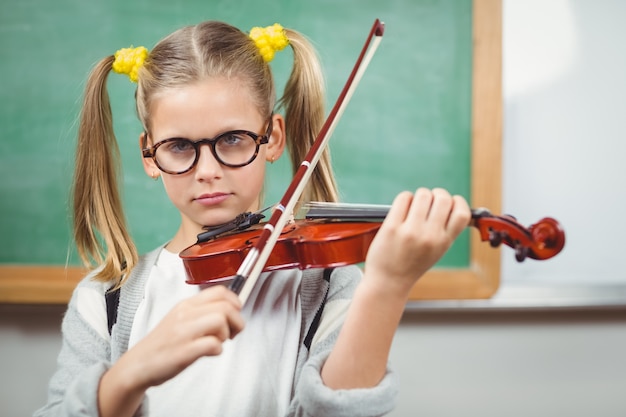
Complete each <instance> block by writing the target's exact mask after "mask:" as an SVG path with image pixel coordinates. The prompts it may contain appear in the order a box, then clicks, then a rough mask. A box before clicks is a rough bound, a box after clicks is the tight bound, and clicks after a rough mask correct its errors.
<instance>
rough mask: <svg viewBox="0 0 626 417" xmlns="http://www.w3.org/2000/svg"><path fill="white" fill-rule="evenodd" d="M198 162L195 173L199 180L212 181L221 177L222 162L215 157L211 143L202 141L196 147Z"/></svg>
mask: <svg viewBox="0 0 626 417" xmlns="http://www.w3.org/2000/svg"><path fill="white" fill-rule="evenodd" d="M198 152H199V153H200V154H199V155H198V162H197V164H196V169H195V175H196V178H197V179H198V180H200V181H212V180H214V179H216V178H221V177H222V172H223V171H222V164H220V162H219V161H218V160H217V159H216V158H215V155H213V151H212V149H211V145H209V144H208V143H203V144H202V145H200V146H199V147H198Z"/></svg>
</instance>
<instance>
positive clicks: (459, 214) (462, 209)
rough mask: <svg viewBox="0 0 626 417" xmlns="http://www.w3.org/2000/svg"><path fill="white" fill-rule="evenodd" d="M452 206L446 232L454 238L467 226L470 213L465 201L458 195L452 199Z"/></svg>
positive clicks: (470, 216)
mask: <svg viewBox="0 0 626 417" xmlns="http://www.w3.org/2000/svg"><path fill="white" fill-rule="evenodd" d="M452 204H453V208H452V213H451V214H450V220H449V222H448V231H449V233H450V234H451V235H452V236H454V237H456V236H458V235H459V234H460V233H461V232H462V231H463V230H464V229H465V228H466V227H467V226H469V223H470V220H471V218H472V212H471V210H470V207H469V205H468V204H467V200H465V198H463V197H462V196H460V195H455V196H454V197H452Z"/></svg>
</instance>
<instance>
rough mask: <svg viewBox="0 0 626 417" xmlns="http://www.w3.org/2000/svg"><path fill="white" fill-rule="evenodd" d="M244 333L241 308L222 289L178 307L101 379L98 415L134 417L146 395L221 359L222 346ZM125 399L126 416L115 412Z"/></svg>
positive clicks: (124, 412)
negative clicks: (197, 365) (195, 366)
mask: <svg viewBox="0 0 626 417" xmlns="http://www.w3.org/2000/svg"><path fill="white" fill-rule="evenodd" d="M243 327H244V321H243V318H242V316H241V302H240V300H239V298H238V297H237V295H236V294H235V293H234V292H232V291H230V290H229V289H227V288H226V287H224V286H221V285H217V286H214V287H209V288H207V289H205V290H203V291H201V292H200V293H198V294H197V295H195V296H193V297H191V298H189V299H186V300H184V301H182V302H180V303H178V304H177V305H176V306H175V307H174V308H173V309H172V310H171V311H170V312H169V313H168V314H167V315H166V316H165V317H164V318H163V320H162V321H161V322H160V323H159V324H158V325H157V326H156V327H155V328H154V329H153V330H152V331H151V332H150V333H149V334H148V335H147V336H146V337H145V338H144V339H142V340H141V341H140V342H139V343H137V344H136V345H135V346H134V347H133V348H132V349H130V350H129V351H128V352H126V353H125V354H124V355H122V357H121V358H120V359H119V360H118V361H117V362H116V363H115V364H114V365H113V366H112V367H111V369H109V371H107V372H106V373H105V374H104V376H103V377H102V380H101V382H100V387H99V399H100V401H99V404H100V410H101V415H102V416H106V415H116V414H117V415H124V414H126V411H131V414H132V412H134V410H136V408H137V407H138V405H139V403H140V402H141V399H142V398H143V395H144V392H145V390H146V389H148V388H149V387H151V386H156V385H159V384H162V383H163V382H165V381H167V380H169V379H171V378H173V377H175V376H176V375H178V374H179V373H180V372H181V371H183V370H184V369H185V368H187V367H188V366H189V365H191V364H192V363H193V362H195V361H196V360H197V359H199V358H200V357H202V356H214V355H219V354H220V353H221V352H222V344H223V343H224V341H226V340H227V339H232V338H233V337H235V335H237V334H238V333H239V332H240V331H241V330H242V329H243ZM123 399H125V400H126V404H127V405H129V406H130V409H129V410H126V407H122V408H123V409H124V410H122V409H120V408H118V407H115V406H114V404H115V403H118V404H119V403H120V402H121V403H122V404H123V403H124V400H123ZM120 400H122V401H120ZM131 404H134V407H133V406H132V405H131ZM109 406H113V407H111V408H109ZM120 406H121V404H120Z"/></svg>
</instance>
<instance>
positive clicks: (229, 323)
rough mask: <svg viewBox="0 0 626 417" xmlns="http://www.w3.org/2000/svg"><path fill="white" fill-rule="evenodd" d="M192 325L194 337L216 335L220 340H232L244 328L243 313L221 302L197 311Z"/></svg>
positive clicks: (225, 302)
mask: <svg viewBox="0 0 626 417" xmlns="http://www.w3.org/2000/svg"><path fill="white" fill-rule="evenodd" d="M194 313H195V314H197V317H196V319H195V320H194V322H193V323H192V324H191V325H190V326H191V331H192V332H193V335H194V337H200V336H207V335H215V336H216V337H218V338H219V339H220V340H222V341H224V340H226V339H232V338H233V337H235V335H236V334H237V333H239V332H240V331H241V330H242V329H243V327H244V320H243V317H242V316H241V312H240V311H239V310H238V309H236V308H235V307H233V306H232V305H231V304H230V303H228V302H227V301H219V302H214V303H211V304H207V305H206V306H204V307H202V308H199V309H196V310H195V311H194Z"/></svg>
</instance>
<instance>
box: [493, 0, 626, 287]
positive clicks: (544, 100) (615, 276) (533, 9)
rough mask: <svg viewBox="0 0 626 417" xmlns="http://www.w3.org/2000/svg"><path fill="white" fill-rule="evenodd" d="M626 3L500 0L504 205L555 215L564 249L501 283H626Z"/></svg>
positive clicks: (532, 214)
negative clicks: (625, 20) (564, 234)
mask: <svg viewBox="0 0 626 417" xmlns="http://www.w3.org/2000/svg"><path fill="white" fill-rule="evenodd" d="M625 17H626V2H624V1H621V0H598V1H595V0H594V1H590V0H570V1H567V0H550V1H543V0H533V1H523V0H505V1H504V3H503V83H504V84H503V90H504V103H503V106H504V107H503V110H504V132H503V158H504V159H503V208H504V212H505V213H510V214H513V215H516V216H517V218H518V220H519V221H520V222H521V223H522V224H524V225H529V224H531V223H533V222H536V221H537V220H539V219H540V218H541V217H544V216H547V215H551V216H553V217H555V218H556V219H557V220H559V222H561V223H562V225H563V227H564V229H565V232H566V245H565V248H564V249H563V252H561V253H560V254H559V255H558V256H556V257H555V258H553V259H551V260H548V261H543V262H531V261H528V262H524V263H523V264H518V263H517V262H516V261H515V260H514V259H513V257H512V256H508V255H509V254H508V253H506V252H505V250H504V249H503V251H502V256H503V264H502V280H503V283H510V282H517V283H525V284H531V283H533V282H537V283H544V284H545V283H549V284H554V285H561V284H589V285H593V286H595V285H604V284H616V283H618V284H625V285H626V269H625V268H624V264H625V262H624V261H625V260H626V253H625V252H624V248H626V243H625V242H624V238H625V237H626V217H625V215H626V25H625V24H624V18H625Z"/></svg>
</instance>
